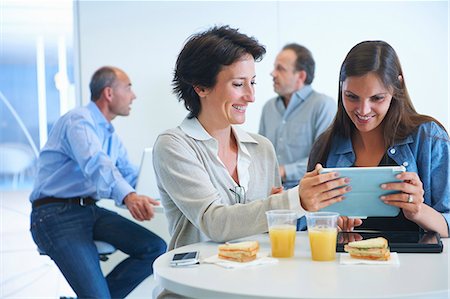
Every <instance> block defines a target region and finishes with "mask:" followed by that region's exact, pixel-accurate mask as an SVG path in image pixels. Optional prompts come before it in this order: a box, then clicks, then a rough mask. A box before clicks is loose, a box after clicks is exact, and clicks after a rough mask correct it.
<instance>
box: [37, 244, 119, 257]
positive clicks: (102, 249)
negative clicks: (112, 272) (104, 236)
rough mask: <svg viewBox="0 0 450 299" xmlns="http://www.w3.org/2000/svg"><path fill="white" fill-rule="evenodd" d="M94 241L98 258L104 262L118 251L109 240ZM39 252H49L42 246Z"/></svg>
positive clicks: (41, 253)
mask: <svg viewBox="0 0 450 299" xmlns="http://www.w3.org/2000/svg"><path fill="white" fill-rule="evenodd" d="M94 243H95V246H96V247H97V252H98V258H99V260H101V261H102V262H105V261H107V260H108V258H109V257H108V256H109V255H110V254H112V253H114V252H115V251H116V247H114V246H113V245H111V244H109V243H107V242H104V241H94ZM38 252H39V254H40V255H47V253H45V251H43V250H42V249H40V248H38Z"/></svg>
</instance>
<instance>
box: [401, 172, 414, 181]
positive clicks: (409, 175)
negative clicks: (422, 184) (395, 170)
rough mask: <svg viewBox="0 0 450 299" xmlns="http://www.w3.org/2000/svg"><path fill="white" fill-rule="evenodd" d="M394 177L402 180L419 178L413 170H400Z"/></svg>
mask: <svg viewBox="0 0 450 299" xmlns="http://www.w3.org/2000/svg"><path fill="white" fill-rule="evenodd" d="M396 178H397V179H399V180H402V181H406V180H408V181H420V178H419V176H418V174H417V173H415V172H402V173H400V174H398V175H396Z"/></svg>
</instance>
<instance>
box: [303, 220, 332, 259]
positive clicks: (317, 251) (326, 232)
mask: <svg viewBox="0 0 450 299" xmlns="http://www.w3.org/2000/svg"><path fill="white" fill-rule="evenodd" d="M308 235H309V244H310V245H311V255H312V259H313V261H333V260H334V259H335V258H336V238H337V229H335V228H324V229H311V230H309V232H308Z"/></svg>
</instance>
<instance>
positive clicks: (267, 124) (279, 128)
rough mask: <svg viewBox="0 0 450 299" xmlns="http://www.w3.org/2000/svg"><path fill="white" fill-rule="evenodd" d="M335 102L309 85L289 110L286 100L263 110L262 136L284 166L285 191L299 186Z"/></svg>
mask: <svg viewBox="0 0 450 299" xmlns="http://www.w3.org/2000/svg"><path fill="white" fill-rule="evenodd" d="M335 114H336V102H335V101H334V100H333V99H332V98H331V97H329V96H326V95H324V94H321V93H318V92H316V91H314V90H313V89H312V87H311V85H306V86H304V87H303V88H302V89H300V90H299V91H297V92H295V93H294V94H293V95H292V97H291V99H290V101H289V104H288V106H287V107H285V105H284V102H283V99H282V98H281V97H276V98H273V99H271V100H269V101H268V102H267V103H266V104H265V105H264V108H263V112H262V115H261V122H260V126H259V134H261V135H263V136H265V137H267V138H268V139H269V140H270V141H271V142H272V144H273V146H274V147H275V152H276V154H277V159H278V163H279V164H280V165H283V166H284V169H285V172H286V179H285V181H284V182H283V186H284V187H285V189H289V188H292V187H294V186H296V185H298V182H299V180H300V179H301V178H302V177H303V175H304V174H305V172H306V165H307V162H308V156H309V153H310V151H311V148H312V145H313V143H314V141H315V140H316V139H317V137H319V135H320V134H322V132H323V131H325V129H326V128H328V126H329V125H330V124H331V122H332V121H333V118H334V116H335Z"/></svg>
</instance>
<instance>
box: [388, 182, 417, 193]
mask: <svg viewBox="0 0 450 299" xmlns="http://www.w3.org/2000/svg"><path fill="white" fill-rule="evenodd" d="M381 189H383V190H398V191H402V192H404V193H408V194H411V193H417V192H418V186H416V185H413V184H411V183H407V182H400V183H387V184H381Z"/></svg>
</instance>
